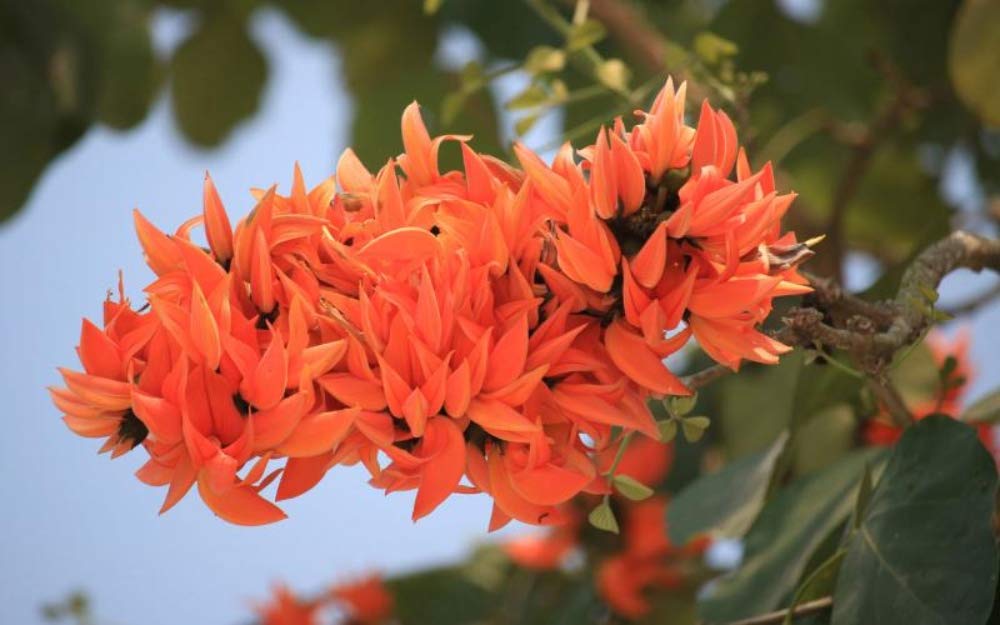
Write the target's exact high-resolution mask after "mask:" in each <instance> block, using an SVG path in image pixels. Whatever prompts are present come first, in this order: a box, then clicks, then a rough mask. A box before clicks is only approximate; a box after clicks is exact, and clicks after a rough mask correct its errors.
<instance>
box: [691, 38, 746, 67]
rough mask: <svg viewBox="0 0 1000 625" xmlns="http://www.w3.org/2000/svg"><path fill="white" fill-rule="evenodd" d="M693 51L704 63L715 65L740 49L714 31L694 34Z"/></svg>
mask: <svg viewBox="0 0 1000 625" xmlns="http://www.w3.org/2000/svg"><path fill="white" fill-rule="evenodd" d="M694 51H695V54H697V55H698V56H700V57H701V58H702V59H704V60H705V62H706V63H709V64H710V65H715V64H716V63H719V62H720V61H722V60H723V59H725V58H728V57H731V56H733V55H735V54H736V53H737V52H739V51H740V48H739V46H737V45H736V44H735V43H733V42H732V41H730V40H728V39H724V38H722V37H720V36H718V35H716V34H715V33H710V32H703V33H698V34H697V35H695V38H694Z"/></svg>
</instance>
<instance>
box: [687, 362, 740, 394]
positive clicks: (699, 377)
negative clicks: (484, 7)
mask: <svg viewBox="0 0 1000 625" xmlns="http://www.w3.org/2000/svg"><path fill="white" fill-rule="evenodd" d="M732 372H733V370H732V369H730V368H729V367H727V366H725V365H712V366H710V367H706V368H704V369H702V370H701V371H697V372H695V373H692V374H691V375H689V376H687V377H685V378H684V386H686V387H688V388H689V389H691V390H697V389H699V388H701V387H703V386H708V385H709V384H711V383H712V382H715V381H716V380H718V379H719V378H721V377H724V376H727V375H729V374H730V373H732Z"/></svg>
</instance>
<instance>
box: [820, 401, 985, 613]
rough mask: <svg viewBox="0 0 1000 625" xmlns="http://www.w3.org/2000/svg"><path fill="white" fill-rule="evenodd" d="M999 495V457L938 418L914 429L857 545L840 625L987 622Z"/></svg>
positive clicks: (845, 571) (853, 542) (840, 588)
mask: <svg viewBox="0 0 1000 625" xmlns="http://www.w3.org/2000/svg"><path fill="white" fill-rule="evenodd" d="M996 488H997V472H996V465H995V464H994V462H993V458H992V457H991V456H990V454H989V453H988V452H987V451H986V450H985V449H984V448H983V446H982V444H981V443H980V442H979V438H978V437H977V435H976V432H975V430H973V429H972V428H970V427H969V426H967V425H965V424H962V423H959V422H958V421H955V420H954V419H950V418H948V417H944V416H931V417H927V418H926V419H922V420H920V421H919V422H917V424H916V425H914V426H912V427H910V428H909V429H907V431H906V432H905V433H904V434H903V437H902V438H901V439H900V441H899V443H898V444H897V445H896V447H895V449H894V450H893V453H892V456H891V457H890V458H889V462H888V464H887V466H886V469H885V473H884V474H883V475H882V479H881V480H880V481H879V483H878V486H877V487H876V490H875V494H874V495H873V497H872V500H871V503H870V504H869V506H868V509H867V511H866V513H865V515H864V518H863V520H862V522H861V525H860V527H859V528H858V529H857V531H856V532H854V534H853V535H852V536H851V539H850V541H849V543H848V547H847V556H846V558H845V559H844V563H843V565H842V567H841V570H840V576H839V579H838V582H837V591H836V595H835V597H834V611H833V623H834V624H835V625H847V624H849V623H850V624H854V623H862V622H878V623H885V624H886V625H893V624H896V623H898V624H900V625H921V624H923V623H927V624H937V623H949V624H954V625H962V624H965V623H968V624H969V625H973V624H975V625H979V624H981V623H983V622H985V620H986V617H987V616H988V615H989V613H990V608H991V607H992V605H993V591H994V589H995V587H996V582H997V547H996V539H995V537H994V535H993V511H994V505H995V500H994V498H995V496H996Z"/></svg>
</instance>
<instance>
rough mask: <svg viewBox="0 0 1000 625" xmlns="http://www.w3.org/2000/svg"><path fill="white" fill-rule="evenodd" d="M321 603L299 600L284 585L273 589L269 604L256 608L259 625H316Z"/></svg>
mask: <svg viewBox="0 0 1000 625" xmlns="http://www.w3.org/2000/svg"><path fill="white" fill-rule="evenodd" d="M321 608H322V603H321V602H319V601H308V600H304V599H300V598H299V597H297V596H296V595H295V593H293V592H292V591H291V590H289V589H288V587H286V586H284V585H280V586H276V587H275V588H274V596H273V597H272V598H271V601H270V602H269V603H266V604H263V605H259V606H257V608H256V611H257V616H258V618H260V623H261V625H318V624H319V611H320V609H321Z"/></svg>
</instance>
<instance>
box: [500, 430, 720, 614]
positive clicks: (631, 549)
mask: <svg viewBox="0 0 1000 625" xmlns="http://www.w3.org/2000/svg"><path fill="white" fill-rule="evenodd" d="M672 460H673V448H672V445H670V444H664V443H659V442H656V441H652V440H649V439H644V438H640V439H636V440H635V441H633V442H632V443H631V444H630V445H629V447H628V448H627V449H626V451H625V453H624V455H623V456H622V458H621V461H620V462H619V464H618V467H617V469H616V473H617V474H619V475H627V476H629V477H631V478H633V479H636V480H638V481H641V482H643V483H645V484H651V485H657V484H660V483H661V482H663V480H664V479H665V478H666V476H667V474H668V473H669V471H670V467H671V465H672ZM611 462H612V457H611V455H610V454H604V455H603V457H602V458H601V463H602V467H603V466H607V465H609V464H610V463H611ZM613 501H614V505H615V506H616V508H617V509H618V510H619V511H620V512H621V513H622V516H623V518H624V523H623V524H622V527H621V541H620V544H618V545H617V547H616V550H615V551H614V552H613V553H611V554H609V555H606V556H605V557H602V558H600V559H599V560H598V561H597V562H596V565H595V571H596V573H595V580H594V581H595V584H596V586H597V591H598V593H599V594H600V596H601V598H602V599H604V601H605V602H606V603H607V604H608V606H610V607H611V608H612V609H613V610H614V611H615V612H616V613H618V614H620V615H622V616H624V617H626V618H630V619H638V618H641V617H643V616H645V615H646V614H647V613H648V612H649V611H650V604H649V601H648V599H647V593H648V592H649V591H651V590H653V589H656V588H658V589H661V590H676V589H680V588H683V587H684V586H685V585H689V586H690V585H691V584H692V583H693V582H692V581H690V574H689V571H690V570H693V568H694V567H695V566H696V562H697V561H698V560H699V559H700V558H701V556H702V554H703V553H704V551H705V549H707V548H708V546H709V544H710V538H708V537H707V536H704V537H699V538H697V539H695V540H693V541H691V543H690V544H688V545H684V546H682V547H677V546H675V545H673V544H671V542H670V539H669V538H668V537H667V526H666V518H667V505H668V500H667V498H666V497H665V496H663V495H654V496H652V497H650V498H649V499H646V500H645V501H640V502H634V501H630V500H628V499H626V498H624V497H617V496H616V497H615V498H614V500H613ZM574 518H578V517H574ZM581 529H582V528H581V526H580V524H579V523H578V522H577V523H571V524H567V525H564V526H560V527H555V528H551V529H549V530H547V532H546V533H545V534H541V535H538V534H535V535H528V536H523V537H518V538H515V539H512V540H510V541H507V542H506V543H504V545H503V547H504V551H505V552H506V553H507V555H508V556H509V557H510V559H511V560H513V561H514V562H515V563H516V564H518V565H519V566H522V567H524V568H528V569H534V570H552V569H556V568H559V567H561V566H562V565H563V564H565V563H566V561H567V560H568V558H569V556H570V555H571V554H572V553H573V552H575V551H576V550H577V547H578V544H579V539H580V536H579V533H580V531H581Z"/></svg>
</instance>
